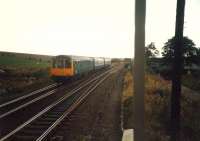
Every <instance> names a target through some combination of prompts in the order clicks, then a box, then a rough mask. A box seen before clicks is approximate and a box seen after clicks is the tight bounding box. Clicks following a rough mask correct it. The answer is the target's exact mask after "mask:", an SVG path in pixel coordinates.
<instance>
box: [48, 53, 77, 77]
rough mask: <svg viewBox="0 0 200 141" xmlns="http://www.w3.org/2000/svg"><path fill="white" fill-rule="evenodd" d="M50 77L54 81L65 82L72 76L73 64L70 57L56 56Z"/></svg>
mask: <svg viewBox="0 0 200 141" xmlns="http://www.w3.org/2000/svg"><path fill="white" fill-rule="evenodd" d="M50 75H51V77H52V78H53V79H54V80H67V79H69V78H71V77H72V76H73V75H74V69H73V63H72V59H71V57H70V56H62V55H60V56H56V57H55V58H53V64H52V68H51V71H50Z"/></svg>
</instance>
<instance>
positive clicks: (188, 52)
mask: <svg viewBox="0 0 200 141" xmlns="http://www.w3.org/2000/svg"><path fill="white" fill-rule="evenodd" d="M175 43H176V42H175V37H173V38H171V39H169V40H168V41H167V42H166V43H165V45H164V47H163V52H162V55H163V62H164V64H165V65H168V66H170V68H171V67H172V61H173V59H174V56H175V54H174V49H175ZM198 53H199V54H200V52H199V51H198V49H197V48H196V47H195V44H194V42H193V41H192V40H191V39H189V38H188V37H183V47H182V57H183V66H191V65H192V64H194V63H197V55H198Z"/></svg>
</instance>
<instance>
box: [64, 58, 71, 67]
mask: <svg viewBox="0 0 200 141" xmlns="http://www.w3.org/2000/svg"><path fill="white" fill-rule="evenodd" d="M70 67H71V62H70V60H69V59H68V60H65V68H70Z"/></svg>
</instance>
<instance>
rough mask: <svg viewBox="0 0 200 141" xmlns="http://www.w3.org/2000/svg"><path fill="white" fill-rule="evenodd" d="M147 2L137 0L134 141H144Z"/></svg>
mask: <svg viewBox="0 0 200 141" xmlns="http://www.w3.org/2000/svg"><path fill="white" fill-rule="evenodd" d="M145 14H146V0H135V55H134V71H133V75H134V77H133V78H134V92H135V93H134V100H133V101H134V108H133V109H134V112H133V113H134V141H144V140H145V134H144V49H145Z"/></svg>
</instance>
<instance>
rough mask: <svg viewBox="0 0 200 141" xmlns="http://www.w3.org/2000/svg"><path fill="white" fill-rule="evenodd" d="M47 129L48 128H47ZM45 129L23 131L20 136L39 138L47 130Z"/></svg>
mask: <svg viewBox="0 0 200 141" xmlns="http://www.w3.org/2000/svg"><path fill="white" fill-rule="evenodd" d="M45 129H46V128H45ZM45 129H38V130H28V129H27V130H22V131H20V132H19V133H18V135H21V136H32V135H34V136H39V135H41V134H42V132H43V131H44V130H45Z"/></svg>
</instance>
